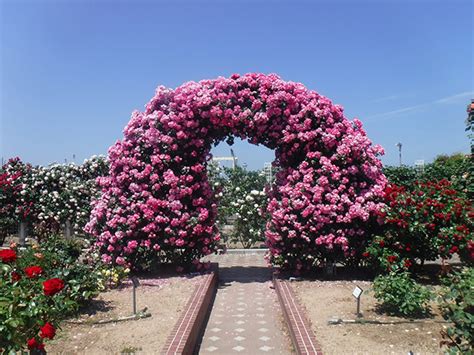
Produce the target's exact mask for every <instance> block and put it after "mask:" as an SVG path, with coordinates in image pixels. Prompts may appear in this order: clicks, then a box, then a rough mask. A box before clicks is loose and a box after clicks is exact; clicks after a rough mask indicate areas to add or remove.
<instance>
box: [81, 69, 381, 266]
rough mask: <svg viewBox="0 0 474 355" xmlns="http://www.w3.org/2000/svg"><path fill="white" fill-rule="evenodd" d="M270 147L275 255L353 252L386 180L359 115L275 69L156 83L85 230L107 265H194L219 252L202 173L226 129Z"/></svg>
mask: <svg viewBox="0 0 474 355" xmlns="http://www.w3.org/2000/svg"><path fill="white" fill-rule="evenodd" d="M234 136H237V137H240V138H242V139H248V140H249V142H250V143H253V144H263V145H265V146H266V147H268V148H270V149H274V151H275V164H277V165H278V166H279V168H280V171H279V173H278V174H277V177H276V183H275V184H274V186H273V188H272V190H271V192H270V203H269V207H268V212H269V213H270V215H271V218H270V221H269V222H268V224H267V230H266V244H267V246H268V247H269V250H270V253H269V254H270V259H271V261H273V262H274V263H277V264H279V265H281V266H283V267H286V268H293V269H302V268H303V269H307V268H311V267H312V266H313V265H315V263H316V262H317V261H320V260H322V259H324V258H330V259H332V260H336V259H343V258H351V257H357V256H358V255H359V253H360V252H361V249H362V247H363V246H364V244H365V240H366V238H367V233H370V231H369V229H370V228H369V226H370V225H371V223H372V221H374V220H376V218H377V215H378V213H380V209H381V208H382V207H383V204H382V203H381V197H382V194H383V190H384V187H385V184H386V179H385V176H384V175H383V174H382V171H381V162H380V160H379V159H378V158H377V157H378V155H380V154H383V151H382V148H381V147H379V146H376V145H375V146H374V145H372V143H371V141H370V140H369V139H368V137H367V136H366V134H365V132H364V130H363V129H362V124H361V122H360V121H358V120H356V119H355V120H353V121H349V120H348V119H346V118H345V117H344V115H343V110H342V108H341V107H340V106H337V105H334V104H332V103H331V101H330V100H328V99H327V98H325V97H323V96H321V95H319V94H318V93H316V92H314V91H311V90H308V89H307V88H305V87H304V86H303V85H302V84H299V83H293V82H286V81H283V80H281V79H280V78H279V77H278V76H277V75H264V74H247V75H245V76H239V75H233V76H232V77H231V78H218V79H215V80H203V81H201V82H199V83H195V82H189V83H186V84H184V85H182V86H180V87H178V88H176V89H175V90H171V89H166V88H164V87H159V88H158V89H157V91H156V94H155V96H154V97H153V98H152V99H151V101H150V102H149V103H148V104H147V105H146V109H145V111H144V112H134V113H133V114H132V118H131V120H130V122H129V123H128V125H127V126H126V128H125V130H124V138H123V139H122V140H121V141H118V142H117V143H115V145H113V146H112V147H111V148H110V149H109V159H110V174H109V176H108V177H104V178H100V181H99V182H100V184H101V186H102V195H101V197H100V198H99V199H98V200H97V201H96V203H95V206H94V209H93V213H92V216H91V220H90V222H89V223H88V225H87V226H86V231H87V232H89V233H91V234H93V235H94V236H95V237H96V238H97V241H96V244H95V248H96V249H97V250H98V251H99V253H100V255H101V256H102V260H103V261H104V262H106V263H112V264H118V265H128V266H132V267H135V268H138V267H139V266H141V265H142V264H143V263H149V262H152V261H161V262H165V261H173V262H179V263H188V264H189V263H195V264H197V265H199V259H200V258H201V257H202V256H204V255H207V254H210V253H212V252H214V251H215V249H216V244H217V242H218V241H219V232H218V230H217V228H216V226H215V223H214V222H215V219H216V212H217V211H216V210H217V205H216V203H215V199H214V195H213V191H212V189H211V186H210V184H209V181H208V177H207V170H206V167H207V162H208V161H209V159H210V157H211V155H210V150H211V147H212V145H214V144H217V143H219V142H220V141H222V140H225V139H227V138H229V137H234Z"/></svg>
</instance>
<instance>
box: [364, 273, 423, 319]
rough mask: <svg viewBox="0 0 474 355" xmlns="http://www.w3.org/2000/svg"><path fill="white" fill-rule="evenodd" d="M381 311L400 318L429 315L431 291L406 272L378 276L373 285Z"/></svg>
mask: <svg viewBox="0 0 474 355" xmlns="http://www.w3.org/2000/svg"><path fill="white" fill-rule="evenodd" d="M373 289H374V293H375V298H376V299H377V300H378V301H379V302H381V310H382V311H383V312H385V313H387V314H391V315H397V316H402V317H420V316H426V315H428V314H429V313H430V309H429V301H430V300H431V298H432V293H431V291H430V290H429V289H428V288H427V287H425V286H423V285H420V284H418V283H417V282H416V281H415V280H413V279H412V278H411V277H410V275H409V273H408V272H391V273H390V274H388V275H381V276H378V277H377V278H376V279H375V280H374V285H373Z"/></svg>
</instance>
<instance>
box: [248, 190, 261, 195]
mask: <svg viewBox="0 0 474 355" xmlns="http://www.w3.org/2000/svg"><path fill="white" fill-rule="evenodd" d="M258 193H259V192H258V191H257V190H252V191H250V194H251V195H254V196H257V195H258Z"/></svg>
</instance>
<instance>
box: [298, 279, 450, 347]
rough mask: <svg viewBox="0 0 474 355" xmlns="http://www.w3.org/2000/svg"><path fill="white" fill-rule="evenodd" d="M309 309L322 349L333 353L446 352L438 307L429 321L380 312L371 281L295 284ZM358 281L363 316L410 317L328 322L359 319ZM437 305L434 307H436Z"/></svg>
mask: <svg viewBox="0 0 474 355" xmlns="http://www.w3.org/2000/svg"><path fill="white" fill-rule="evenodd" d="M291 285H292V287H293V289H294V290H295V293H296V295H297V297H298V299H299V301H300V304H301V305H302V306H303V309H305V310H306V314H307V316H308V319H309V320H310V323H311V326H312V329H313V331H314V333H315V335H316V339H317V341H318V342H319V343H320V345H321V348H322V352H323V354H325V355H330V354H337V355H341V354H408V353H409V351H412V352H413V353H414V354H442V353H443V352H442V351H441V349H440V346H439V343H440V341H441V335H440V332H441V330H442V329H443V326H444V327H446V325H447V324H443V323H435V322H434V321H442V320H443V319H442V317H441V316H440V315H439V313H438V312H437V311H436V310H435V309H434V310H433V313H434V317H433V318H428V319H424V320H423V322H426V323H421V324H418V323H410V321H409V320H407V319H403V318H398V317H389V316H385V315H381V314H379V313H377V312H376V305H377V302H376V300H375V299H374V297H373V293H371V292H370V291H368V290H370V287H371V286H372V283H371V282H367V281H353V282H352V281H301V282H294V283H292V284H291ZM356 285H358V286H359V287H361V288H362V289H363V290H365V291H364V293H363V295H362V298H361V312H362V314H363V317H364V318H363V319H367V320H368V319H370V320H378V321H395V322H399V321H406V322H407V323H403V324H396V325H374V324H339V325H328V320H329V319H332V318H340V319H356V318H357V317H356V316H355V313H356V301H355V298H354V297H353V296H352V291H353V290H354V288H355V286H356ZM433 308H434V307H433Z"/></svg>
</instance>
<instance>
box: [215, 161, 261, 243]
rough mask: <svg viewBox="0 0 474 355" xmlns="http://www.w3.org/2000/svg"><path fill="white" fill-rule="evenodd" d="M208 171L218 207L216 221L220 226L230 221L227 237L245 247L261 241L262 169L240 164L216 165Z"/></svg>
mask: <svg viewBox="0 0 474 355" xmlns="http://www.w3.org/2000/svg"><path fill="white" fill-rule="evenodd" d="M211 166H212V164H211ZM209 170H210V172H209V178H210V180H211V182H212V183H213V184H212V185H213V189H214V192H215V195H216V196H217V203H218V206H219V208H218V223H217V224H218V225H219V226H220V227H222V226H223V225H224V224H226V223H227V222H228V221H229V220H232V222H233V226H234V229H233V231H232V233H231V234H230V238H229V239H230V241H231V242H234V243H240V244H242V246H243V247H244V248H250V247H252V246H254V245H255V244H256V243H257V242H263V241H264V240H265V235H264V233H265V225H266V223H267V221H268V215H267V214H266V209H267V204H268V197H267V194H266V192H265V186H266V184H267V183H266V179H265V176H264V175H263V174H262V172H259V171H248V170H246V169H244V168H242V167H239V166H237V167H235V169H230V168H226V167H224V168H219V167H218V166H217V167H215V168H213V169H209ZM225 237H226V236H224V238H225Z"/></svg>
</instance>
